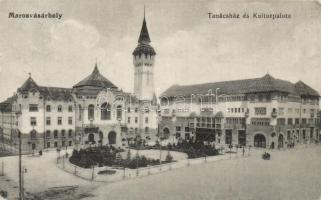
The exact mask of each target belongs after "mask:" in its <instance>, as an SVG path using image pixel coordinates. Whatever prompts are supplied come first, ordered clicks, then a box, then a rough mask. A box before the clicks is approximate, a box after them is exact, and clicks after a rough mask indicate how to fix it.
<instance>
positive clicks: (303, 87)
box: [294, 81, 319, 96]
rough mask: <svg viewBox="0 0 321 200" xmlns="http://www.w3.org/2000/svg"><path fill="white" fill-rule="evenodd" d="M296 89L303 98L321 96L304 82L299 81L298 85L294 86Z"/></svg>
mask: <svg viewBox="0 0 321 200" xmlns="http://www.w3.org/2000/svg"><path fill="white" fill-rule="evenodd" d="M294 87H295V91H296V92H297V93H298V94H299V95H302V96H310V95H312V96H319V93H318V92H317V91H316V90H314V89H313V88H311V87H310V86H308V85H307V84H305V83H303V82H302V81H298V82H297V83H295V85H294Z"/></svg>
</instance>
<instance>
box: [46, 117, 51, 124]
mask: <svg viewBox="0 0 321 200" xmlns="http://www.w3.org/2000/svg"><path fill="white" fill-rule="evenodd" d="M50 124H51V119H50V117H46V125H50Z"/></svg>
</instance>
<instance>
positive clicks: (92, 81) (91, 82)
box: [73, 63, 117, 88]
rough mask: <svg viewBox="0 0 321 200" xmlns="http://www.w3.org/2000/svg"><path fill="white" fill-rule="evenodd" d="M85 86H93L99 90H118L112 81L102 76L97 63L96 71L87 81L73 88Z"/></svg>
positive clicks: (84, 80)
mask: <svg viewBox="0 0 321 200" xmlns="http://www.w3.org/2000/svg"><path fill="white" fill-rule="evenodd" d="M84 86H92V87H97V88H117V87H116V86H115V85H114V84H113V83H112V82H111V81H109V80H108V79H107V78H105V77H104V76H103V75H101V74H100V72H99V70H98V66H97V63H96V65H95V68H94V71H93V72H92V73H91V74H90V75H89V76H87V77H86V78H85V79H83V80H82V81H80V82H79V83H77V84H76V85H74V86H73V88H80V87H84Z"/></svg>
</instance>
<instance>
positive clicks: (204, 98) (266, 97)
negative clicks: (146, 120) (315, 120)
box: [161, 94, 319, 106]
mask: <svg viewBox="0 0 321 200" xmlns="http://www.w3.org/2000/svg"><path fill="white" fill-rule="evenodd" d="M273 99H276V100H277V101H278V102H281V103H285V102H302V103H303V104H311V105H319V99H318V98H317V97H311V98H302V99H301V98H300V97H292V96H287V95H274V97H273ZM271 100H272V95H271V94H249V95H248V96H244V95H229V96H227V95H226V96H225V95H218V97H216V96H215V94H206V95H191V96H187V97H186V96H177V97H161V105H162V106H166V105H168V104H170V102H172V103H186V104H190V103H191V102H192V101H193V102H198V103H200V104H202V103H204V104H209V103H216V102H217V101H218V102H235V101H251V102H269V101H271Z"/></svg>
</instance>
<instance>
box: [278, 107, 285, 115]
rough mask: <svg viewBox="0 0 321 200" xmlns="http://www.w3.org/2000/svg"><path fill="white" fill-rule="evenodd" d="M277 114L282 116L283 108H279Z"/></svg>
mask: <svg viewBox="0 0 321 200" xmlns="http://www.w3.org/2000/svg"><path fill="white" fill-rule="evenodd" d="M279 115H280V116H283V115H284V108H279Z"/></svg>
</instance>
